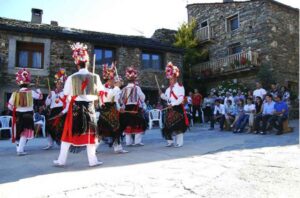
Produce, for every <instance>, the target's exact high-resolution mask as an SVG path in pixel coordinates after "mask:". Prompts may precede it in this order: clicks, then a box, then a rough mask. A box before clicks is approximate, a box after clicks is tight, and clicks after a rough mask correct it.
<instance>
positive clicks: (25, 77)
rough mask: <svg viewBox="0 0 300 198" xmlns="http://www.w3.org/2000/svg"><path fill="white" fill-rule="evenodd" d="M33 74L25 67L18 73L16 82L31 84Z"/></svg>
mask: <svg viewBox="0 0 300 198" xmlns="http://www.w3.org/2000/svg"><path fill="white" fill-rule="evenodd" d="M30 80H31V74H30V72H29V70H27V69H25V68H23V69H20V70H19V71H18V72H17V73H16V82H17V84H18V85H22V84H30Z"/></svg>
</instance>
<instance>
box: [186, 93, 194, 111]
mask: <svg viewBox="0 0 300 198" xmlns="http://www.w3.org/2000/svg"><path fill="white" fill-rule="evenodd" d="M187 103H188V106H189V110H190V111H189V113H191V112H192V105H193V92H191V91H190V92H189V96H188V97H187Z"/></svg>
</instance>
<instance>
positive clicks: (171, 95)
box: [160, 62, 189, 147]
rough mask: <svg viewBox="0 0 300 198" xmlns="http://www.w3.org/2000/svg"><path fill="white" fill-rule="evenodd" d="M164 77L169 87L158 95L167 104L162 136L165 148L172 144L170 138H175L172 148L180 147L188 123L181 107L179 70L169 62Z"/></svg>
mask: <svg viewBox="0 0 300 198" xmlns="http://www.w3.org/2000/svg"><path fill="white" fill-rule="evenodd" d="M166 77H167V79H169V83H170V86H169V87H168V88H167V90H166V92H165V94H163V93H160V96H161V98H162V99H163V100H166V101H167V103H168V107H167V109H166V112H165V118H164V121H165V123H164V128H163V129H162V135H163V137H164V138H165V139H166V140H167V145H166V146H167V147H171V146H173V144H174V143H173V137H172V136H175V137H176V142H175V144H174V146H175V147H182V146H183V134H184V133H185V131H186V130H187V127H188V126H189V121H188V117H187V114H186V112H185V109H184V106H183V100H184V87H183V85H181V84H179V83H178V82H177V78H178V77H179V69H178V67H177V66H174V65H173V64H172V63H171V62H169V63H168V64H167V67H166Z"/></svg>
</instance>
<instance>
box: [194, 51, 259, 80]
mask: <svg viewBox="0 0 300 198" xmlns="http://www.w3.org/2000/svg"><path fill="white" fill-rule="evenodd" d="M257 66H258V53H257V52H254V51H252V50H251V48H248V49H247V50H246V51H242V52H240V53H237V54H232V55H229V56H226V57H224V58H220V59H217V60H212V61H209V62H204V63H200V64H197V65H194V66H192V73H193V74H195V75H197V76H198V77H201V78H211V77H216V76H218V75H228V74H230V73H236V72H240V71H245V70H246V71H247V70H252V69H253V68H256V67H257Z"/></svg>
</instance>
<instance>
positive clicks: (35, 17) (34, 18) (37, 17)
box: [31, 8, 43, 24]
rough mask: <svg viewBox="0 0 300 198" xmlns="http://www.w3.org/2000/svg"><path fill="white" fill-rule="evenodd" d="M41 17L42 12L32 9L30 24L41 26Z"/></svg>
mask: <svg viewBox="0 0 300 198" xmlns="http://www.w3.org/2000/svg"><path fill="white" fill-rule="evenodd" d="M42 15H43V10H41V9H36V8H32V9H31V23H38V24H41V23H42Z"/></svg>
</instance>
